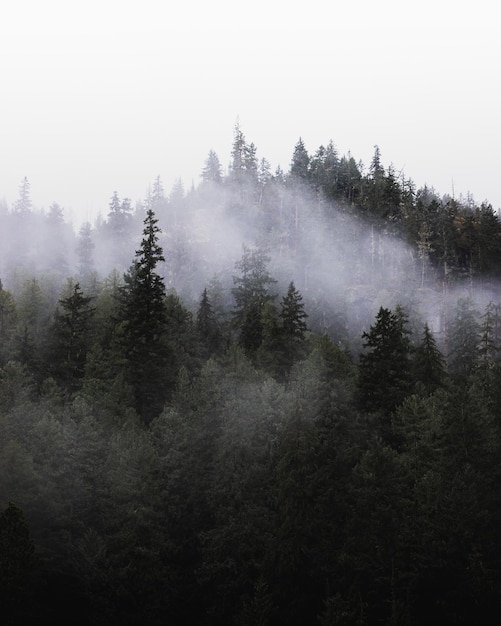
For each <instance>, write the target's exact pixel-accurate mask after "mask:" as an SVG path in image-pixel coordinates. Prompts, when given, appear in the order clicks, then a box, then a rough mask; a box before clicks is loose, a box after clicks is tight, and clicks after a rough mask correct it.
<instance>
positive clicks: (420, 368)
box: [413, 324, 446, 393]
mask: <svg viewBox="0 0 501 626" xmlns="http://www.w3.org/2000/svg"><path fill="white" fill-rule="evenodd" d="M445 376H446V371H445V359H444V357H443V355H442V353H441V352H440V350H439V349H438V347H437V342H436V341H435V338H434V336H433V334H432V332H431V330H430V327H429V326H428V324H425V326H424V331H423V338H422V340H421V343H420V344H419V345H418V346H417V347H416V351H415V353H414V360H413V377H414V381H415V384H416V385H417V386H419V387H421V388H422V389H424V391H425V392H426V393H433V392H434V391H435V390H436V389H438V388H439V387H441V386H442V385H443V383H444V380H445Z"/></svg>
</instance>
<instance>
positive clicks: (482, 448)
mask: <svg viewBox="0 0 501 626" xmlns="http://www.w3.org/2000/svg"><path fill="white" fill-rule="evenodd" d="M201 178H202V180H201V182H200V184H199V185H198V186H193V187H192V188H191V189H189V190H186V189H184V187H183V184H182V183H181V181H177V182H176V183H175V185H174V186H173V188H172V189H171V190H170V191H166V190H165V189H164V187H163V184H162V181H161V179H160V177H157V178H155V180H154V181H153V182H152V185H151V188H150V189H149V190H147V191H146V193H145V197H144V199H143V200H141V201H139V202H137V204H135V205H132V202H131V201H130V200H129V199H127V198H126V197H123V196H122V195H121V194H120V192H119V190H117V191H115V192H112V193H111V194H110V198H109V199H108V200H107V201H106V202H107V204H106V207H105V208H103V211H102V214H101V215H100V216H98V217H97V218H96V219H95V220H94V221H93V222H92V223H91V222H84V223H83V224H81V225H78V227H76V228H74V227H73V226H72V224H70V223H68V222H67V221H66V220H65V215H64V208H63V207H60V206H59V205H58V204H57V203H54V204H52V205H51V206H50V207H49V208H48V209H46V210H40V209H37V208H36V207H34V206H32V201H31V195H30V184H29V180H28V179H27V178H25V179H23V180H22V181H21V184H20V190H19V198H18V199H17V200H16V201H15V202H14V203H13V204H12V206H7V205H6V204H5V203H3V204H0V614H1V616H2V618H5V623H6V624H25V623H35V622H36V623H38V622H45V621H47V622H48V623H52V624H68V623H71V624H75V625H82V626H83V625H86V626H87V625H89V626H90V625H96V626H102V625H108V624H109V625H110V626H112V625H113V626H114V625H115V624H121V625H124V626H136V625H139V624H141V625H144V624H148V625H149V624H151V625H160V624H166V623H169V624H201V625H205V626H212V625H214V626H251V625H252V626H254V625H256V624H261V625H262V626H265V625H269V624H273V625H274V626H304V625H305V624H319V625H320V626H331V625H333V624H346V625H352V624H353V625H357V626H360V625H372V624H395V625H402V626H416V625H419V626H420V625H423V626H424V625H426V626H427V625H428V624H440V625H441V626H447V625H451V626H452V625H454V626H456V625H457V624H460V623H464V624H477V623H478V624H488V625H490V624H492V625H493V626H494V624H497V621H498V615H499V607H500V606H501V591H500V587H499V580H500V579H501V545H500V540H499V522H500V520H501V504H500V500H499V486H500V484H501V470H500V465H499V458H500V457H501V421H500V419H499V416H500V415H501V301H500V291H499V288H500V286H499V281H498V277H499V275H500V274H499V272H500V270H501V222H500V220H499V216H498V215H497V214H496V213H495V212H494V210H493V208H492V207H491V206H490V205H489V204H487V203H482V204H480V205H477V204H476V203H475V202H474V201H473V199H472V198H466V199H464V198H459V199H456V198H452V197H450V196H443V197H440V196H439V195H438V194H437V193H436V192H435V191H434V190H431V189H428V188H426V187H424V188H422V189H416V188H415V186H414V185H413V183H412V181H411V180H409V179H406V178H404V176H403V175H402V173H397V172H396V171H395V170H394V168H392V167H391V166H388V167H385V166H383V164H382V159H381V155H380V152H379V148H377V147H376V148H375V152H374V156H373V159H372V161H371V163H370V164H369V165H368V166H367V167H364V166H363V164H362V163H360V162H357V161H355V159H354V158H353V157H352V156H351V155H350V154H348V155H344V156H340V155H339V154H338V153H337V150H336V148H335V145H334V144H333V143H332V142H329V143H328V144H327V145H326V146H321V147H320V148H318V150H317V151H316V152H315V153H313V154H310V153H309V152H308V151H307V149H306V147H305V145H304V143H303V142H302V140H301V139H300V140H299V141H298V142H297V144H296V146H295V147H294V150H293V154H292V157H291V163H290V168H289V170H288V171H287V172H284V171H282V170H281V168H280V167H278V168H277V169H276V170H275V171H274V172H273V173H272V171H271V166H270V165H269V163H268V162H267V161H266V159H264V158H261V159H260V160H259V159H258V156H257V149H256V146H254V144H253V143H249V142H248V141H247V140H246V138H245V136H244V134H243V132H242V130H241V128H240V127H239V125H237V126H235V128H234V140H233V147H232V152H231V155H230V165H229V167H228V171H227V173H223V168H222V166H221V163H220V161H219V157H218V155H216V154H215V152H213V151H209V154H208V157H207V160H206V161H205V163H204V164H203V168H202V176H201Z"/></svg>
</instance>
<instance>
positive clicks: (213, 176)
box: [202, 150, 223, 184]
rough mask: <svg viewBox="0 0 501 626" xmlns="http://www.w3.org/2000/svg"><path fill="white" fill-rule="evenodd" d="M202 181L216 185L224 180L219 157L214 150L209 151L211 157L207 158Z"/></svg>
mask: <svg viewBox="0 0 501 626" xmlns="http://www.w3.org/2000/svg"><path fill="white" fill-rule="evenodd" d="M202 180H203V181H204V182H205V183H208V182H212V183H216V184H220V183H221V182H222V180H223V177H222V174H221V163H220V162H219V157H218V156H217V154H216V153H215V152H214V150H209V156H208V157H207V159H206V161H205V165H204V168H203V170H202Z"/></svg>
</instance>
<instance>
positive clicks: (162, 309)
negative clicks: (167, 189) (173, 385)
mask: <svg viewBox="0 0 501 626" xmlns="http://www.w3.org/2000/svg"><path fill="white" fill-rule="evenodd" d="M157 222H158V220H157V219H156V217H155V213H154V212H153V210H152V209H148V211H147V213H146V218H145V220H144V230H143V239H142V241H141V247H140V249H139V250H137V251H136V258H135V260H134V261H133V263H132V265H131V267H130V269H129V271H128V272H127V273H126V274H124V282H125V284H124V286H123V287H122V288H121V300H122V312H121V319H122V323H123V325H122V331H123V346H124V353H125V354H124V356H125V359H126V374H127V379H128V382H129V383H130V384H131V385H132V386H133V389H134V394H135V400H136V410H137V411H138V413H139V415H140V416H141V417H142V419H143V420H144V421H145V422H149V421H150V420H151V419H153V417H155V416H156V415H158V414H159V413H160V412H161V410H162V408H163V405H164V402H165V399H166V397H167V395H168V390H167V389H166V388H165V385H164V384H163V373H164V369H165V367H166V364H167V362H168V349H167V343H166V331H167V313H166V304H165V285H164V282H163V279H162V277H161V276H160V275H159V274H158V273H157V271H156V268H157V265H158V263H160V262H162V261H164V260H165V259H164V256H163V250H162V248H161V246H160V245H159V243H158V237H159V234H160V228H159V227H158V226H157Z"/></svg>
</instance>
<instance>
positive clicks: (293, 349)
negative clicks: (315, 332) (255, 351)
mask: <svg viewBox="0 0 501 626" xmlns="http://www.w3.org/2000/svg"><path fill="white" fill-rule="evenodd" d="M307 317H308V315H307V313H305V311H304V304H303V297H302V295H301V294H300V293H299V291H297V289H296V287H295V285H294V283H293V282H291V283H290V284H289V288H288V290H287V295H286V296H284V297H283V298H282V310H281V312H280V320H281V323H282V326H281V338H282V344H283V356H284V362H283V368H284V369H285V372H289V371H290V368H291V367H292V365H293V364H294V361H295V360H296V359H297V358H298V357H299V356H301V351H302V348H304V343H305V335H306V331H307V329H308V327H307V325H306V322H305V319H306V318H307Z"/></svg>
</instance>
